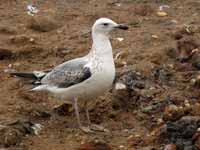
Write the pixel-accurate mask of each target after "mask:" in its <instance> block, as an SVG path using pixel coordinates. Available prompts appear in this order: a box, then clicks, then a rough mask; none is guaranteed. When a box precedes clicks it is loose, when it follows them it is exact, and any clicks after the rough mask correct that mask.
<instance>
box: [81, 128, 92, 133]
mask: <svg viewBox="0 0 200 150" xmlns="http://www.w3.org/2000/svg"><path fill="white" fill-rule="evenodd" d="M80 129H81V130H82V131H83V132H85V133H93V132H94V131H92V130H91V128H90V127H83V126H81V127H80Z"/></svg>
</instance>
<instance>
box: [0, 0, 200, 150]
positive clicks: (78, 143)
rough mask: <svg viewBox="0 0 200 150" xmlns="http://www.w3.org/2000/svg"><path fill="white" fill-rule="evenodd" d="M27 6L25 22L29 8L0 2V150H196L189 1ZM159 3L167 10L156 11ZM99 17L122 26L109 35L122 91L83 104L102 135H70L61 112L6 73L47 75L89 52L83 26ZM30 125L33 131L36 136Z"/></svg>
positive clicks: (197, 18)
mask: <svg viewBox="0 0 200 150" xmlns="http://www.w3.org/2000/svg"><path fill="white" fill-rule="evenodd" d="M32 2H33V4H34V5H35V6H36V7H37V8H38V9H39V10H40V11H39V13H38V14H36V15H34V16H29V15H28V14H27V10H26V7H27V5H28V4H30V1H20V0H2V1H1V3H0V70H1V71H0V75H1V76H0V81H1V82H0V87H1V88H0V96H1V98H0V133H1V134H0V149H1V148H2V150H4V149H6V150H7V149H8V150H46V149H48V150H76V149H77V150H110V149H113V150H153V149H155V150H159V149H165V150H174V149H178V150H183V149H186V150H192V149H199V148H200V144H199V143H200V138H199V137H200V136H199V135H200V134H199V127H200V119H199V115H200V97H199V96H200V92H199V90H200V89H199V88H200V75H199V71H198V69H199V68H200V62H199V60H200V59H199V58H200V52H199V50H200V46H199V45H200V40H199V39H200V2H199V1H198V0H176V1H173V0H107V1H105V0H104V1H102V0H81V1H74V0H49V1H43V0H38V1H32ZM163 5H168V6H169V8H168V7H163V10H159V7H160V6H163ZM160 11H161V12H160ZM99 17H108V18H111V19H113V20H114V21H116V22H119V23H124V24H127V25H129V27H130V29H129V30H128V31H126V32H124V31H116V32H115V33H113V34H112V45H113V49H114V55H115V56H116V55H117V54H118V53H119V52H120V55H119V57H118V58H117V59H116V67H117V79H116V82H117V83H118V82H120V83H123V84H124V85H125V86H126V88H125V89H122V90H116V89H115V85H113V89H112V90H110V91H109V92H108V93H107V94H105V96H102V97H100V98H98V99H97V100H96V101H94V102H92V103H91V105H90V113H91V119H92V121H93V122H94V123H97V124H101V125H103V126H105V127H106V128H107V129H108V130H110V132H109V133H101V132H96V133H92V134H86V133H83V132H82V131H80V130H79V129H77V124H76V119H75V118H74V113H73V110H72V109H71V107H70V106H68V105H63V106H62V107H59V106H60V105H61V104H63V102H62V101H59V100H58V99H55V98H53V97H51V96H50V95H48V94H47V93H31V92H28V91H27V87H26V86H25V85H24V84H23V83H22V81H20V80H18V79H16V78H12V77H10V75H9V72H12V71H18V72H31V71H33V70H49V69H51V68H52V67H54V66H56V65H57V64H60V63H62V62H64V61H66V60H70V59H72V58H75V57H78V56H82V55H84V54H86V53H88V50H89V49H90V46H91V38H90V28H91V26H92V24H93V23H94V21H95V20H96V19H98V18H99ZM118 37H120V38H124V40H123V41H121V42H120V41H118V40H117V39H116V38H118ZM115 56H114V57H115ZM81 112H83V111H81ZM82 114H83V113H82ZM84 117H85V116H84V115H82V120H84V119H83V118H84ZM33 123H39V124H41V125H42V130H41V131H40V132H39V134H38V135H37V134H36V135H35V134H34V131H32V129H33V128H32V126H33Z"/></svg>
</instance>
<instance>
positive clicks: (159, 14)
mask: <svg viewBox="0 0 200 150" xmlns="http://www.w3.org/2000/svg"><path fill="white" fill-rule="evenodd" d="M167 15H168V14H167V13H166V12H164V11H158V12H157V16H159V17H165V16H167Z"/></svg>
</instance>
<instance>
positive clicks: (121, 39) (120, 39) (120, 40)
mask: <svg viewBox="0 0 200 150" xmlns="http://www.w3.org/2000/svg"><path fill="white" fill-rule="evenodd" d="M116 39H117V40H118V41H119V42H122V41H123V40H124V38H116Z"/></svg>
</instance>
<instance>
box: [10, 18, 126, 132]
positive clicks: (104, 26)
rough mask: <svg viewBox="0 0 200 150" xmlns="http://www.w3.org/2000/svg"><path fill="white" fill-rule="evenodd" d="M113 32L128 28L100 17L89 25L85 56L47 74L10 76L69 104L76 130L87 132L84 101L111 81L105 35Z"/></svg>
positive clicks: (109, 48)
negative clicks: (89, 45) (88, 47)
mask: <svg viewBox="0 0 200 150" xmlns="http://www.w3.org/2000/svg"><path fill="white" fill-rule="evenodd" d="M114 29H123V30H127V29H128V27H127V26H126V25H123V24H117V23H116V22H114V21H112V20H111V19H108V18H100V19H98V20H96V22H95V23H94V25H93V26H92V40H93V44H92V48H91V50H90V52H89V53H88V54H87V55H86V56H83V57H80V58H75V59H72V60H69V61H66V62H64V63H63V64H60V65H58V66H56V67H55V68H54V69H53V70H52V71H50V72H42V71H34V72H32V73H11V75H13V76H18V77H22V78H29V79H32V80H33V82H32V84H34V85H35V87H34V88H33V89H31V91H48V92H50V93H53V94H54V95H55V96H56V97H59V98H60V99H62V100H64V101H67V102H70V103H71V104H72V105H73V107H74V110H75V115H76V119H77V123H78V126H79V128H80V129H81V130H83V131H85V132H90V131H91V125H92V124H91V121H90V117H89V111H88V106H87V101H88V100H91V99H95V98H97V97H98V96H100V95H103V94H104V93H105V92H106V91H108V90H109V89H110V88H111V87H112V83H113V81H114V78H115V65H114V60H113V52H112V46H111V43H110V39H109V34H110V32H111V31H112V30H114ZM78 101H83V102H85V110H86V117H87V121H88V127H84V126H82V124H81V121H80V115H79V107H78ZM96 127H98V126H96ZM99 129H100V127H99ZM101 129H102V128H101Z"/></svg>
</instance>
